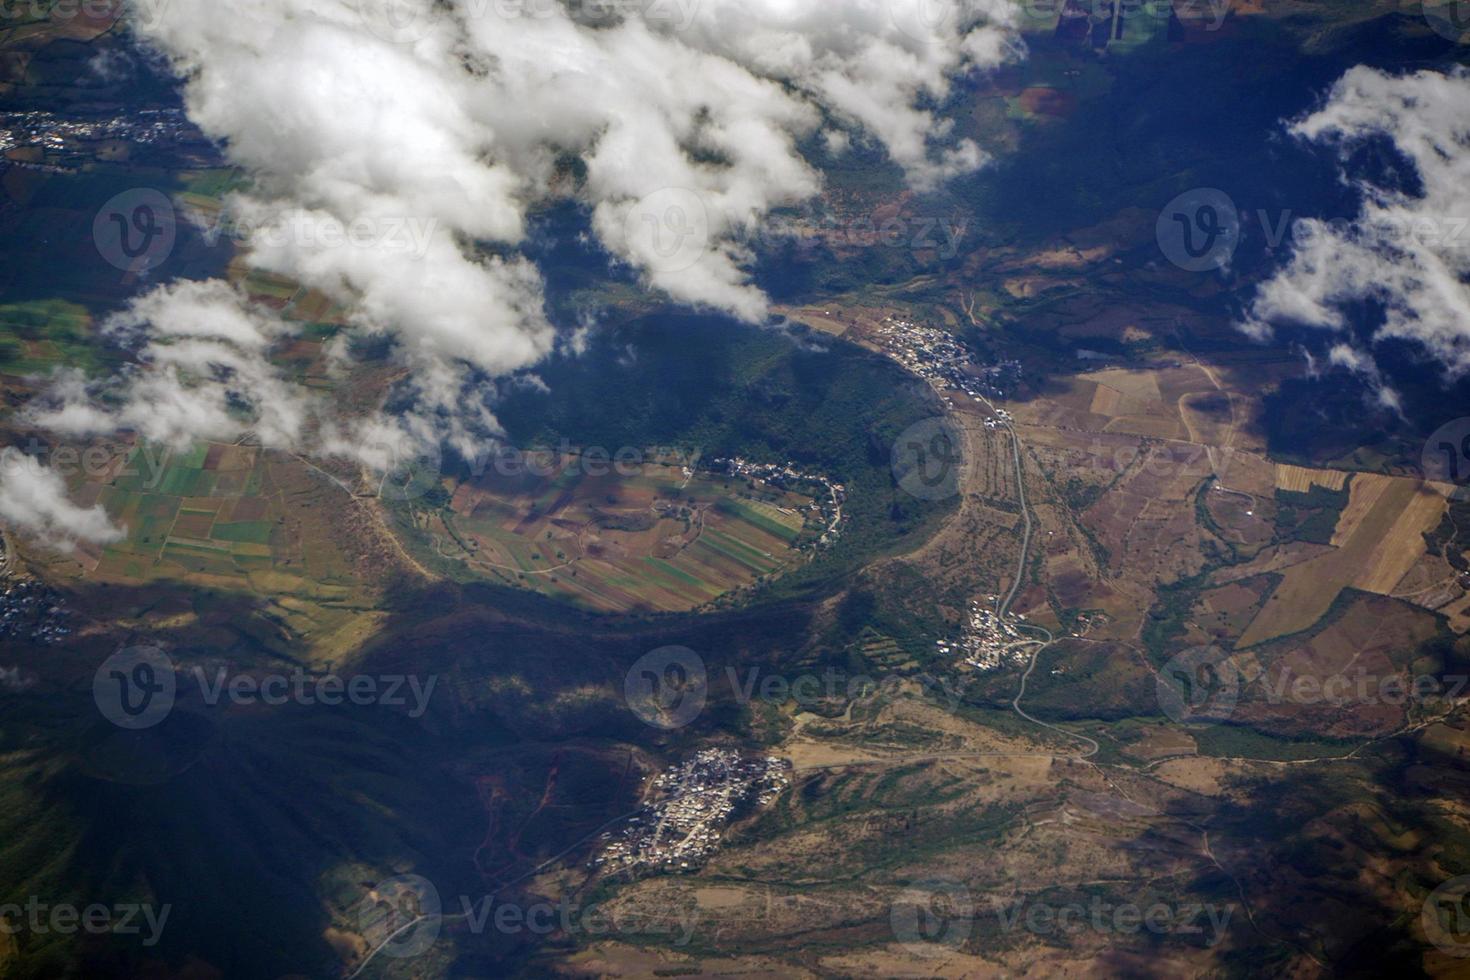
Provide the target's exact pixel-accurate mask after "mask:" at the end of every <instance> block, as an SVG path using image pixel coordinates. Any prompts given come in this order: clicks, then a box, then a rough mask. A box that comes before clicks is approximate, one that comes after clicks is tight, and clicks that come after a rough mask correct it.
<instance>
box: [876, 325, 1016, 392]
mask: <svg viewBox="0 0 1470 980" xmlns="http://www.w3.org/2000/svg"><path fill="white" fill-rule="evenodd" d="M878 343H879V346H881V347H882V348H883V350H884V352H885V353H887V354H888V356H889V357H892V358H893V359H894V360H895V361H897V362H898V363H900V364H902V365H903V366H904V367H905V368H907V369H908V370H909V371H911V372H913V373H914V374H917V375H918V376H919V377H921V378H923V379H924V380H926V381H928V382H929V384H930V385H931V386H932V387H934V388H935V390H945V389H958V390H959V391H963V392H964V393H965V394H967V395H969V396H970V397H972V398H977V399H978V398H982V397H984V398H1005V397H1007V396H1008V394H1009V392H1010V390H1011V388H1012V386H1014V384H1015V383H1016V382H1017V381H1018V380H1020V377H1021V362H1020V361H1017V360H1011V359H1007V360H1001V361H999V362H997V363H995V364H989V365H982V364H979V363H977V362H976V361H975V355H974V352H973V351H971V350H970V348H969V347H968V346H967V345H966V344H965V343H964V342H962V341H960V340H958V339H956V338H955V336H954V335H953V334H951V333H949V332H948V331H946V330H940V329H938V328H937V327H926V326H923V325H921V324H918V323H915V322H914V321H913V320H908V319H905V318H903V317H899V316H887V317H884V318H883V322H882V324H880V325H879V327H878Z"/></svg>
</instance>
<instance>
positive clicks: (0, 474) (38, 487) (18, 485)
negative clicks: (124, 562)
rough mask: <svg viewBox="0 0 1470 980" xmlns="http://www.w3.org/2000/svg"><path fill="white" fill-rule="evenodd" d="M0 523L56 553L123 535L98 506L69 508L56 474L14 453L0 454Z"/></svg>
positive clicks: (119, 537)
mask: <svg viewBox="0 0 1470 980" xmlns="http://www.w3.org/2000/svg"><path fill="white" fill-rule="evenodd" d="M0 521H4V522H5V523H6V524H7V525H8V526H10V527H13V528H16V529H17V530H19V531H21V532H22V533H24V534H26V535H29V536H30V537H32V538H35V539H36V540H38V541H40V542H41V543H42V544H45V545H46V546H48V547H51V548H55V549H57V550H59V551H70V550H71V549H72V548H74V547H75V546H76V543H77V542H78V541H88V542H92V543H95V544H106V543H109V542H112V541H118V540H121V539H122V537H123V533H124V532H123V531H122V529H121V528H118V527H116V526H115V525H114V524H113V523H112V521H111V520H109V519H108V516H107V512H106V511H104V510H103V509H102V507H101V506H92V507H78V506H77V505H76V504H73V503H72V502H71V501H70V500H69V499H67V495H66V483H65V482H64V481H63V480H62V479H61V477H60V476H59V475H58V474H57V473H55V472H54V471H52V470H50V469H48V468H46V467H44V466H42V465H41V463H40V461H39V460H37V459H35V458H34V457H31V456H27V455H25V454H24V453H21V452H19V451H17V450H15V449H6V450H4V451H3V452H0Z"/></svg>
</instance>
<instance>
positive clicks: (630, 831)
mask: <svg viewBox="0 0 1470 980" xmlns="http://www.w3.org/2000/svg"><path fill="white" fill-rule="evenodd" d="M790 783H791V763H790V762H788V761H787V760H785V759H781V758H777V757H776V756H766V757H765V758H761V759H748V758H745V757H743V756H741V755H740V753H739V752H736V751H734V750H732V749H704V750H702V751H700V752H698V753H696V754H695V755H694V756H693V757H692V758H690V759H687V760H686V761H684V762H682V763H680V764H679V765H676V766H671V767H669V768H668V769H667V770H665V771H664V772H662V773H660V774H659V775H658V776H656V777H654V780H653V788H654V789H655V790H656V791H658V792H659V793H661V794H662V798H661V799H660V800H659V801H658V802H656V803H654V804H652V805H650V806H648V807H645V808H644V809H643V810H642V811H640V812H639V813H638V814H636V815H635V816H632V817H630V818H629V819H628V824H627V827H626V828H624V829H623V830H622V831H621V832H620V833H617V834H616V835H615V834H614V833H613V832H612V831H609V832H607V833H605V834H603V835H602V839H603V841H604V842H605V845H604V847H603V850H602V853H601V854H600V855H599V856H597V857H595V858H593V860H592V865H593V867H599V868H604V869H605V870H608V871H612V872H618V871H637V870H640V869H646V870H663V871H688V870H691V869H694V868H696V867H698V865H699V864H700V863H701V862H703V860H704V859H705V858H706V857H708V856H709V855H710V854H711V853H712V852H713V851H714V849H715V848H716V847H718V846H719V843H720V835H721V834H722V833H723V832H724V830H725V828H726V827H727V826H728V825H729V823H730V821H731V819H732V817H733V816H734V815H735V812H736V809H737V808H738V807H739V806H741V804H744V803H747V802H753V803H754V805H755V806H757V807H765V806H769V805H770V804H772V803H774V802H775V801H776V798H777V797H778V796H780V795H781V792H782V791H783V790H784V789H785V788H786V787H787V786H788V785H790Z"/></svg>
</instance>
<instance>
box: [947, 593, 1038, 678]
mask: <svg viewBox="0 0 1470 980" xmlns="http://www.w3.org/2000/svg"><path fill="white" fill-rule="evenodd" d="M988 599H989V601H990V603H991V605H989V606H987V605H983V604H982V603H981V602H980V600H979V599H972V600H971V601H970V608H969V611H968V612H967V614H966V616H965V622H964V625H963V626H962V627H961V629H960V638H959V639H958V640H939V641H938V642H937V643H936V644H935V645H936V647H937V648H938V650H939V652H940V654H942V655H944V656H949V657H960V658H962V659H963V661H964V662H965V663H967V664H969V665H970V666H971V667H974V668H975V669H976V670H995V669H997V668H999V667H1002V666H1005V665H1006V664H1017V663H1021V662H1023V661H1024V660H1025V656H1026V655H1025V652H1024V647H1022V645H1023V644H1025V643H1026V642H1027V641H1028V640H1029V639H1030V638H1029V637H1027V636H1026V635H1025V634H1023V633H1022V632H1021V631H1020V630H1019V629H1018V628H1017V627H1016V626H1015V625H1014V623H1013V622H1012V621H1011V619H1010V618H1008V617H1004V616H1001V615H1000V614H999V613H997V612H996V611H995V609H994V608H993V606H994V604H995V602H996V601H997V599H996V597H995V596H989V597H988ZM1025 618H1026V617H1025V616H1017V617H1016V619H1022V620H1024V619H1025Z"/></svg>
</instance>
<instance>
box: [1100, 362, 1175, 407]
mask: <svg viewBox="0 0 1470 980" xmlns="http://www.w3.org/2000/svg"><path fill="white" fill-rule="evenodd" d="M1081 377H1083V378H1085V379H1087V380H1088V381H1095V382H1097V383H1098V384H1100V385H1103V386H1104V387H1107V388H1112V389H1113V390H1114V391H1116V392H1118V393H1119V394H1123V395H1129V396H1131V397H1133V398H1136V399H1138V400H1139V401H1145V402H1161V401H1163V400H1164V396H1163V394H1162V393H1161V392H1160V391H1159V379H1158V376H1157V374H1156V372H1154V371H1128V370H1124V369H1122V368H1109V369H1108V370H1106V371H1093V372H1091V373H1090V374H1084V375H1081Z"/></svg>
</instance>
